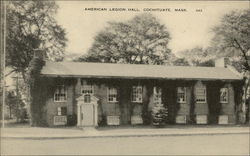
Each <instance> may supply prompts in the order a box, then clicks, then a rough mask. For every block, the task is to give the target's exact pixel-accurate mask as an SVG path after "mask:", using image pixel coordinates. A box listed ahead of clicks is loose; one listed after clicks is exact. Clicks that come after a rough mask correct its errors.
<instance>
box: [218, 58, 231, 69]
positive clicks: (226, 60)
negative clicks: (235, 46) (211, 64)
mask: <svg viewBox="0 0 250 156" xmlns="http://www.w3.org/2000/svg"><path fill="white" fill-rule="evenodd" d="M227 65H229V58H228V57H222V58H219V59H217V60H215V67H223V68H227Z"/></svg>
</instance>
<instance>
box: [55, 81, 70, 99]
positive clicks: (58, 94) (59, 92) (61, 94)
mask: <svg viewBox="0 0 250 156" xmlns="http://www.w3.org/2000/svg"><path fill="white" fill-rule="evenodd" d="M66 100H67V92H66V88H65V86H63V85H60V86H57V88H56V91H55V94H54V101H55V102H64V101H66Z"/></svg>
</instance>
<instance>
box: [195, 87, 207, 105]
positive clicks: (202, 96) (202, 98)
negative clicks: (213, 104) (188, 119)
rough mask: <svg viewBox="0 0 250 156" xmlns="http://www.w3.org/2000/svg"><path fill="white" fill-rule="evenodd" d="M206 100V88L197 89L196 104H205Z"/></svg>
mask: <svg viewBox="0 0 250 156" xmlns="http://www.w3.org/2000/svg"><path fill="white" fill-rule="evenodd" d="M206 101H207V100H206V88H205V87H199V88H196V102H197V103H205V102H206Z"/></svg>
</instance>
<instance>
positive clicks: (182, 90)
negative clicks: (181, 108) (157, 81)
mask: <svg viewBox="0 0 250 156" xmlns="http://www.w3.org/2000/svg"><path fill="white" fill-rule="evenodd" d="M177 102H178V103H186V87H178V88H177Z"/></svg>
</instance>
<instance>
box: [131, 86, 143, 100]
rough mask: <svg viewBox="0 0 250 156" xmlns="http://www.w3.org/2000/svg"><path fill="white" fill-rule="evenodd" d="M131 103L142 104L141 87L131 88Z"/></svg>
mask: <svg viewBox="0 0 250 156" xmlns="http://www.w3.org/2000/svg"><path fill="white" fill-rule="evenodd" d="M132 102H142V86H133V87H132Z"/></svg>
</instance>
